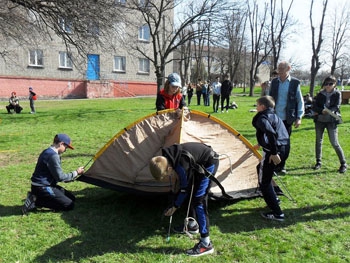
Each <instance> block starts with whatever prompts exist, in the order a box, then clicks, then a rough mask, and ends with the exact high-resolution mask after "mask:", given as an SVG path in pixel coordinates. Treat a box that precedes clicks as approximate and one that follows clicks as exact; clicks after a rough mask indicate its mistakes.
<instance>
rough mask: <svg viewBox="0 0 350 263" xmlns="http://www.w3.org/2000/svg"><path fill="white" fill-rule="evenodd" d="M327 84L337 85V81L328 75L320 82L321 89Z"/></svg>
mask: <svg viewBox="0 0 350 263" xmlns="http://www.w3.org/2000/svg"><path fill="white" fill-rule="evenodd" d="M328 82H333V83H334V84H335V83H337V79H336V78H335V77H334V76H332V75H330V76H328V77H327V78H325V79H324V81H323V82H322V87H323V86H324V84H326V83H328Z"/></svg>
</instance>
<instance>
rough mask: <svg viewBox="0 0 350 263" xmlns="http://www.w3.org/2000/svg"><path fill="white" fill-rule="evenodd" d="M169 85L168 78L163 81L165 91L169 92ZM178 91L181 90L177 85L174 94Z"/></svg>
mask: <svg viewBox="0 0 350 263" xmlns="http://www.w3.org/2000/svg"><path fill="white" fill-rule="evenodd" d="M170 86H171V85H170V81H169V80H167V81H165V83H164V90H165V92H166V93H169V90H170ZM180 92H181V89H180V87H177V91H176V92H175V94H174V95H177V94H179V93H180Z"/></svg>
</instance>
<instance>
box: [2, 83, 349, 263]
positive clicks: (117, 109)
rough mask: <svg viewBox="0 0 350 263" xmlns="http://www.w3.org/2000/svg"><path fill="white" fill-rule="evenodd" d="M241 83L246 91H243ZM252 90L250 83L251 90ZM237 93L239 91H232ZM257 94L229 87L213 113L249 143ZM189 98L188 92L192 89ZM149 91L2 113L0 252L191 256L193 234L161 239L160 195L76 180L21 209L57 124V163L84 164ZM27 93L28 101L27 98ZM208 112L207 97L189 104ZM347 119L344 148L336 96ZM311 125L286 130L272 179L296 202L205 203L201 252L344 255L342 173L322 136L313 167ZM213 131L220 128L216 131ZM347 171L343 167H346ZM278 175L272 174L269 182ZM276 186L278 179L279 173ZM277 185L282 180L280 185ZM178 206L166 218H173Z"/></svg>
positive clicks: (241, 256)
mask: <svg viewBox="0 0 350 263" xmlns="http://www.w3.org/2000/svg"><path fill="white" fill-rule="evenodd" d="M247 92H248V91H247ZM256 92H258V90H257V91H256ZM238 95H239V96H238ZM256 98H257V97H253V98H252V97H248V96H242V94H241V91H240V90H238V89H237V90H235V96H234V97H233V98H232V99H231V100H234V101H235V102H236V103H237V104H238V106H239V108H238V109H237V110H231V111H230V112H229V113H228V114H226V113H224V114H215V116H216V117H218V118H220V119H222V120H223V121H225V122H227V123H228V124H230V125H231V126H232V127H234V128H235V129H236V130H238V131H239V132H240V133H241V134H243V135H244V136H245V137H246V138H247V139H248V140H250V141H251V142H252V143H253V144H255V143H256V140H255V130H254V128H253V127H252V126H251V120H252V117H253V116H254V114H255V113H253V112H249V110H250V109H254V108H255V107H254V104H255V100H256ZM193 99H194V100H193V105H195V104H196V103H195V99H196V97H195V96H194V97H193ZM154 102H155V99H154V98H134V99H96V100H58V101H40V100H39V101H37V102H36V107H37V114H35V115H34V114H28V112H29V102H23V106H24V108H25V109H24V112H23V114H17V115H8V114H6V113H5V112H6V109H5V108H4V106H5V105H6V102H2V105H3V114H0V127H1V131H0V189H1V190H0V231H1V232H0V262H19V263H22V262H23V263H24V262H25V263H28V262H43V263H44V262H125V263H126V262H174V263H175V262H176V263H178V262H198V259H196V258H189V257H187V256H186V255H184V253H183V252H184V251H185V250H186V249H188V248H190V247H192V246H193V245H194V244H195V242H196V239H194V240H191V239H189V238H188V237H187V236H181V235H177V234H172V235H171V238H170V242H169V243H167V242H166V232H167V228H168V223H169V222H168V218H163V219H162V217H161V214H162V211H163V210H164V208H165V205H166V200H163V199H157V198H145V197H140V196H133V195H128V194H125V193H119V192H115V191H111V190H106V189H103V188H99V187H95V186H92V185H89V184H86V183H82V182H74V183H70V184H65V185H63V186H64V187H66V188H67V189H69V190H72V191H73V192H74V193H75V194H76V197H77V202H76V208H75V209H74V210H73V211H70V212H64V213H52V212H43V211H38V212H33V213H30V214H29V215H28V216H22V215H21V212H20V210H21V206H22V203H23V199H24V198H25V196H26V193H27V191H28V190H29V189H30V176H31V173H32V172H33V170H34V167H35V163H36V160H37V157H38V155H39V154H40V152H41V151H42V150H43V149H44V148H46V147H48V146H49V145H50V144H51V141H52V138H53V136H54V135H55V134H56V133H60V132H64V133H67V134H69V135H70V136H71V138H72V140H73V145H74V146H75V148H76V149H75V150H73V151H72V150H68V151H67V152H66V153H65V154H64V155H63V156H62V164H63V168H64V170H65V171H67V172H68V171H71V170H74V169H76V168H77V167H78V166H80V165H85V164H87V163H88V162H89V161H90V159H91V158H92V156H93V155H94V154H95V153H96V152H97V151H98V150H99V149H100V148H101V147H102V146H103V145H104V144H105V143H106V142H107V141H108V140H109V139H110V138H111V137H112V136H113V135H115V134H116V133H117V132H119V131H120V130H121V129H122V128H123V127H125V126H127V125H129V124H130V123H132V122H134V121H135V120H137V119H139V118H141V117H143V116H145V115H147V114H149V113H152V112H154V110H155V109H154V108H155V107H154ZM26 103H28V105H26ZM192 108H193V109H196V110H201V111H204V112H209V113H211V112H212V108H211V107H204V106H192ZM342 113H343V114H342V115H343V119H344V121H345V123H344V124H342V125H340V126H339V137H340V143H341V145H342V147H343V150H344V151H345V154H346V155H348V154H349V151H350V144H349V139H348V137H349V134H350V124H349V121H348V120H350V105H342ZM314 137H315V133H314V125H313V121H312V120H311V119H303V121H302V126H301V127H300V128H298V129H294V130H293V134H292V138H291V140H292V151H291V155H290V158H289V160H288V162H287V169H288V171H289V173H288V175H286V176H284V177H281V178H280V180H281V181H282V182H283V184H284V185H286V186H287V188H288V190H289V192H290V193H291V195H292V196H293V198H294V199H295V200H296V202H292V201H289V200H288V199H287V198H286V197H281V199H282V208H283V209H284V212H285V214H286V220H285V222H283V223H277V222H269V221H265V220H263V219H262V218H260V215H259V213H260V212H261V211H265V203H264V201H263V199H262V198H255V199H250V200H241V201H239V202H233V203H227V202H214V201H211V202H210V204H209V212H210V222H211V239H212V241H213V243H214V247H215V250H216V252H215V254H214V255H211V256H207V257H204V258H201V259H200V260H202V261H203V262H249V263H251V262H334V263H335V262H346V260H349V258H350V253H349V250H350V240H349V221H350V220H349V218H350V217H349V215H350V213H349V212H350V209H349V206H350V198H349V194H348V190H349V188H350V180H349V175H348V174H338V173H337V172H336V170H337V169H338V167H339V162H338V160H337V157H336V154H335V152H334V150H333V149H332V147H331V146H330V144H329V140H328V138H327V135H326V136H325V140H324V147H323V149H324V160H323V167H322V169H321V170H320V171H314V170H312V166H313V165H314V162H315V160H314V159H315V157H314ZM218 139H219V138H218ZM348 173H349V172H348ZM279 182H280V181H279V180H277V183H279ZM280 186H281V182H280ZM282 189H283V187H282ZM183 210H185V209H181V210H180V211H178V212H177V213H176V214H175V216H174V219H173V225H176V224H179V223H181V221H182V220H183V217H184V214H185V211H183Z"/></svg>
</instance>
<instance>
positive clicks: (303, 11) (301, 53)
mask: <svg viewBox="0 0 350 263" xmlns="http://www.w3.org/2000/svg"><path fill="white" fill-rule="evenodd" d="M259 1H260V0H259ZM261 1H262V2H264V1H263V0H261ZM347 1H349V0H328V6H327V11H326V16H325V22H327V21H330V20H331V19H333V15H334V12H336V11H337V12H339V11H338V10H340V7H343V6H344V4H345V3H346V2H347ZM285 2H289V1H288V0H285ZM322 3H323V0H314V10H313V12H312V13H313V23H314V25H315V26H317V25H319V23H320V19H321V15H322V9H323V5H322ZM310 4H311V0H294V4H293V7H292V10H291V14H292V16H293V18H294V19H296V20H298V26H297V32H296V33H295V34H293V35H292V36H291V39H290V40H289V41H288V42H287V44H286V48H285V50H284V51H283V53H282V59H285V60H292V62H293V61H295V62H296V63H297V64H298V65H300V67H301V68H302V69H306V70H309V69H310V66H311V56H312V48H311V27H310V19H309V13H310ZM348 5H349V3H348ZM316 33H317V34H318V30H317V32H316ZM321 58H322V57H321ZM322 69H324V70H329V69H330V66H327V65H324V66H323V68H322Z"/></svg>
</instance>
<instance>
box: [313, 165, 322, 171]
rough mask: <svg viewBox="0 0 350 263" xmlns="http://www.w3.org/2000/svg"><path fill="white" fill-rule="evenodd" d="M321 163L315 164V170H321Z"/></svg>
mask: <svg viewBox="0 0 350 263" xmlns="http://www.w3.org/2000/svg"><path fill="white" fill-rule="evenodd" d="M321 166H322V165H321V163H316V164H315V166H314V170H319V169H321Z"/></svg>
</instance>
